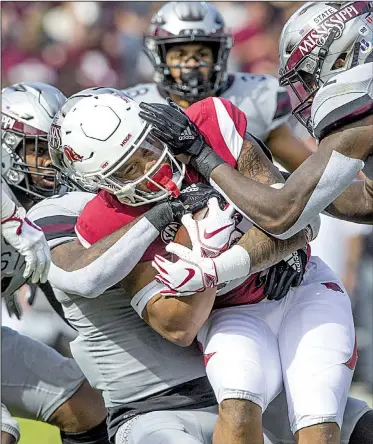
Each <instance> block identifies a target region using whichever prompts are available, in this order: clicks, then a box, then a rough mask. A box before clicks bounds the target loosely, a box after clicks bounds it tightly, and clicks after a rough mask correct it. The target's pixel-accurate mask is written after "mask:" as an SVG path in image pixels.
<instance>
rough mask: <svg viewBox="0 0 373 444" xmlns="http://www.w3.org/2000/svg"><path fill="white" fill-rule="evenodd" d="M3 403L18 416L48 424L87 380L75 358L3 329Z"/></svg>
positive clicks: (10, 330) (5, 328)
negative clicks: (66, 356) (52, 416)
mask: <svg viewBox="0 0 373 444" xmlns="http://www.w3.org/2000/svg"><path fill="white" fill-rule="evenodd" d="M1 342H2V348H1V357H2V359H1V401H2V402H3V403H4V404H5V405H6V407H7V408H8V410H9V411H10V412H11V414H12V415H14V416H19V417H22V418H28V419H36V420H39V421H44V422H48V419H49V417H50V416H51V415H52V413H53V412H54V411H55V410H57V408H58V407H60V406H61V405H62V404H63V403H65V402H66V401H67V400H68V399H69V398H71V396H73V395H74V393H76V392H77V390H78V389H79V387H80V386H81V384H82V383H83V382H84V381H85V377H84V375H83V373H82V371H81V370H80V368H79V367H78V365H77V364H76V362H75V361H74V360H73V359H71V358H65V357H63V356H61V355H60V354H59V353H57V352H56V351H55V350H54V349H52V348H51V347H48V346H47V345H45V344H43V343H41V342H39V341H37V340H35V339H32V338H29V337H28V336H25V335H22V334H20V333H18V332H16V331H15V330H12V329H10V328H8V327H1Z"/></svg>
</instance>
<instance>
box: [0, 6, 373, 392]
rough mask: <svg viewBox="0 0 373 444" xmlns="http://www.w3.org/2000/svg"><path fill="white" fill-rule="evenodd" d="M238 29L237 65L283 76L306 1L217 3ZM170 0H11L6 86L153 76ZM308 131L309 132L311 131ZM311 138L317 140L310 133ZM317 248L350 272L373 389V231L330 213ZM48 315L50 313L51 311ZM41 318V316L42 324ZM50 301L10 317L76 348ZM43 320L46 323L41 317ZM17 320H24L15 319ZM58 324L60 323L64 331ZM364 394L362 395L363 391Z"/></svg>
mask: <svg viewBox="0 0 373 444" xmlns="http://www.w3.org/2000/svg"><path fill="white" fill-rule="evenodd" d="M213 3H215V4H216V6H217V7H218V8H219V9H220V10H221V12H222V14H223V16H224V18H225V20H226V24H227V26H228V27H229V28H231V30H232V32H233V35H234V38H235V45H234V47H233V50H232V52H231V56H230V62H229V70H230V71H245V72H252V73H267V74H271V75H274V76H277V72H278V41H279V36H280V33H281V29H282V27H283V25H284V24H285V22H286V21H287V19H288V18H289V17H290V15H291V14H292V13H293V12H294V11H295V10H296V9H298V8H299V6H300V5H301V4H302V3H304V2H277V1H268V2H256V1H253V2H224V1H223V2H213ZM162 4H163V2H142V1H141V2H116V1H105V2H90V1H87V2H58V1H56V2H48V1H46V2H21V1H20V2H18V1H17V2H3V3H2V36H1V37H2V87H4V86H7V85H10V84H13V83H16V82H21V81H41V82H46V83H51V84H53V85H55V86H57V87H58V88H60V89H61V90H62V91H63V92H64V94H65V95H67V96H69V95H71V94H73V93H75V92H77V91H79V90H81V89H84V88H88V87H91V86H112V87H116V88H120V89H123V88H126V87H129V86H132V85H135V84H137V83H140V82H148V81H152V72H153V69H152V66H151V64H150V62H149V61H148V59H147V57H146V56H145V54H144V53H143V52H142V39H143V35H144V33H146V31H147V29H148V26H149V23H150V18H151V16H152V15H153V14H154V12H155V11H157V10H158V9H159V7H160V6H161V5H162ZM305 137H306V136H305ZM307 139H308V142H309V141H310V139H309V138H308V137H307ZM314 244H315V245H314V246H313V253H314V254H318V255H319V256H321V257H322V258H323V259H324V261H325V262H327V263H328V264H329V265H330V266H331V267H332V268H333V269H334V271H336V272H337V274H338V275H339V276H340V277H341V278H342V280H343V282H344V283H345V285H346V287H347V289H348V290H349V293H350V296H351V299H352V303H353V307H354V314H355V321H356V327H357V339H358V344H359V351H360V358H359V362H358V368H357V370H356V373H355V380H356V382H357V385H356V387H358V390H360V389H359V387H361V390H362V393H364V396H368V397H369V396H370V397H371V396H372V393H373V351H372V347H373V345H372V344H373V340H372V336H373V231H372V228H371V227H368V226H358V225H355V224H350V223H347V222H341V221H337V220H335V219H331V218H328V217H323V223H322V230H321V233H320V235H319V238H318V239H317V240H316V241H315V242H314ZM45 313H48V315H47V316H45ZM35 316H36V317H38V316H39V317H40V316H42V318H41V317H40V318H38V322H35V320H36V318H35ZM53 316H54V315H52V314H51V313H50V312H49V309H48V307H47V305H46V303H45V302H43V301H41V302H36V310H31V309H30V308H27V307H26V316H25V319H24V320H23V321H22V322H21V323H17V322H15V321H14V320H10V319H6V315H4V318H3V320H4V321H5V322H6V323H8V324H12V325H13V326H16V328H18V329H21V330H24V331H26V332H29V333H30V334H32V335H34V336H36V337H39V338H40V339H42V340H44V341H45V342H48V343H51V345H56V344H57V345H56V346H58V347H59V348H62V351H65V353H68V347H67V346H66V343H67V342H66V343H65V344H64V343H63V340H62V343H61V338H62V339H63V338H65V339H67V340H68V339H71V337H73V332H72V331H70V330H69V329H68V328H67V327H66V326H65V325H64V324H63V323H62V321H61V322H60V323H59V324H58V322H57V321H56V319H54V318H53ZM41 319H43V322H41ZM15 324H17V325H15ZM57 324H58V325H60V327H59V329H58V328H57ZM358 395H359V393H358Z"/></svg>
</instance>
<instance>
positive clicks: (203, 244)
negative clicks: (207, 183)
mask: <svg viewBox="0 0 373 444" xmlns="http://www.w3.org/2000/svg"><path fill="white" fill-rule="evenodd" d="M208 209H209V213H208V215H207V217H206V218H205V219H203V220H200V221H195V220H193V218H192V215H191V214H186V215H185V216H184V217H183V218H182V223H183V224H184V225H185V227H186V229H187V231H188V234H189V237H190V240H191V242H192V249H189V248H187V247H184V246H183V245H179V244H176V243H174V242H171V243H170V244H169V245H167V247H166V250H167V251H168V252H169V253H172V254H174V255H176V256H177V257H178V260H177V262H175V263H173V262H170V261H168V260H167V259H164V258H163V257H161V256H158V255H156V256H155V257H154V261H153V262H152V265H153V267H154V268H155V269H156V270H157V271H158V273H159V274H158V275H157V276H156V277H155V279H156V280H157V281H158V282H161V283H163V284H164V285H166V286H167V287H168V289H167V290H163V291H162V292H161V293H162V294H164V295H172V296H190V295H192V294H194V293H199V292H203V291H205V290H206V289H207V288H211V287H215V286H217V285H218V267H217V265H216V263H215V261H214V259H213V258H215V257H217V256H219V255H220V253H222V252H224V251H225V250H227V249H228V248H229V246H230V244H231V242H232V240H233V239H234V231H235V228H236V222H237V219H236V218H235V217H234V214H235V210H234V208H233V207H231V205H227V206H226V207H225V209H224V210H221V209H220V207H219V203H218V200H217V199H216V198H212V199H210V200H209V202H208ZM219 277H220V279H223V281H224V275H223V274H222V273H220V275H219Z"/></svg>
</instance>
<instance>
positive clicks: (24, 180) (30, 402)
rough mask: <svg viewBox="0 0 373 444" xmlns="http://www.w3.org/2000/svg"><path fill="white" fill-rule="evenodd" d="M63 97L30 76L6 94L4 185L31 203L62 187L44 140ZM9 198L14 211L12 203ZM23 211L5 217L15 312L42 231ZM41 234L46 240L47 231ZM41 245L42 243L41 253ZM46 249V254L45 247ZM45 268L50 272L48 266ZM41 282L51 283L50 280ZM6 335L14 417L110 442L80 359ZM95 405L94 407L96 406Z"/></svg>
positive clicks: (5, 291)
mask: <svg viewBox="0 0 373 444" xmlns="http://www.w3.org/2000/svg"><path fill="white" fill-rule="evenodd" d="M65 100H66V98H65V96H64V95H63V94H62V93H61V92H60V91H59V90H58V89H57V88H54V87H53V86H50V85H47V84H44V83H29V82H25V83H21V84H16V85H13V86H11V87H8V88H5V89H4V90H3V92H2V153H3V157H2V162H3V168H2V185H3V192H4V189H6V190H7V193H9V194H11V195H12V197H13V199H14V200H17V202H22V204H23V205H25V206H26V207H28V208H29V207H31V206H32V205H33V204H35V202H36V201H41V200H42V199H43V198H44V197H45V196H50V195H52V194H54V193H58V192H62V190H63V189H64V188H65V187H64V185H60V184H59V183H57V181H56V177H55V173H56V170H55V168H52V167H51V161H50V158H49V153H48V146H47V135H48V131H49V128H50V125H51V123H52V120H53V117H54V115H55V114H56V112H57V111H58V109H59V107H60V106H61V105H62V104H63V103H64V101H65ZM16 196H17V197H16ZM11 204H12V208H13V211H14V209H15V204H13V203H11ZM3 205H4V202H3ZM49 205H51V204H49ZM24 213H25V210H24V209H23V208H22V207H18V209H17V213H16V214H15V216H16V217H10V218H8V221H4V223H3V226H2V229H3V234H4V237H2V248H1V264H2V268H1V271H2V279H1V287H2V292H1V293H2V297H3V298H5V299H6V300H7V301H11V303H12V305H11V307H12V309H13V311H14V312H15V313H18V314H19V311H18V308H17V306H16V304H14V300H13V294H14V292H15V291H17V290H18V289H19V288H20V287H21V286H22V285H23V284H25V283H26V282H27V274H28V273H26V272H25V270H26V269H27V267H28V265H26V262H27V256H26V257H25V260H24V259H23V257H22V254H23V253H24V252H25V251H27V249H25V247H27V246H28V247H29V248H30V247H32V245H33V244H32V243H31V242H29V243H28V244H27V243H26V241H27V239H23V237H26V235H28V234H29V231H30V230H34V231H33V237H32V240H33V241H34V242H35V244H36V245H38V242H37V241H38V239H40V238H41V237H40V235H41V234H43V232H42V231H40V229H38V228H35V227H36V225H34V224H33V223H32V222H31V221H29V219H27V218H24ZM8 226H9V227H8ZM25 227H26V228H25ZM18 229H19V230H18ZM18 231H20V233H17V232H18ZM10 235H12V236H11V237H9V236H10ZM16 235H17V236H18V237H19V238H20V239H19V243H20V245H21V247H22V248H21V251H18V249H14V248H13V246H15V247H16V248H17V246H18V244H16V245H13V244H14V243H15V242H14V238H15V236H16ZM46 236H47V237H48V233H46ZM42 239H44V242H45V238H44V235H43V237H42ZM41 245H42V246H43V243H42V244H41ZM42 251H43V250H42V249H40V250H39V254H41V253H42ZM46 251H48V252H49V247H48V245H47V246H46ZM25 261H26V262H25ZM43 273H47V272H46V270H44V272H43ZM42 276H43V275H42ZM43 277H44V278H46V277H47V276H46V275H45V276H43ZM43 280H44V279H43ZM41 287H42V288H43V289H47V288H48V289H49V288H50V286H49V284H48V282H44V283H43V284H41ZM48 293H49V291H48ZM1 334H2V356H3V357H4V358H3V359H2V381H1V388H2V402H3V403H4V409H8V410H9V411H10V412H11V414H12V415H15V416H20V417H25V418H30V419H34V420H40V421H44V422H47V423H50V424H53V425H56V426H57V427H59V429H60V432H61V438H62V442H63V443H64V444H73V443H78V442H80V443H91V444H92V443H97V444H106V443H107V442H108V441H107V431H106V424H105V417H106V409H105V406H104V403H103V400H102V396H101V394H100V393H98V392H97V391H95V390H93V389H92V388H91V387H90V385H89V384H88V382H87V380H86V379H85V377H84V375H83V373H82V372H81V370H80V369H79V367H78V365H77V364H76V362H75V361H74V360H73V359H68V358H64V357H63V356H61V355H60V354H59V353H57V352H56V351H55V350H53V349H52V348H50V347H48V346H46V345H45V344H42V343H41V342H39V341H36V340H34V339H31V338H29V337H27V336H24V335H21V334H19V333H18V332H16V331H14V330H12V329H10V328H7V327H2V332H1ZM5 356H6V358H5ZM30 369H31V370H30ZM92 404H94V405H95V409H92V408H91V406H92ZM4 412H5V410H4ZM4 417H6V415H5V416H4ZM9 421H11V420H9ZM11 425H12V424H11V423H10V428H8V429H5V430H4V429H3V428H2V431H3V432H4V433H8V434H11V435H12V436H13V438H14V439H15V440H16V441H17V440H18V435H17V433H16V428H14V427H13V428H12V427H11ZM12 430H13V431H14V433H12ZM9 439H10V438H9Z"/></svg>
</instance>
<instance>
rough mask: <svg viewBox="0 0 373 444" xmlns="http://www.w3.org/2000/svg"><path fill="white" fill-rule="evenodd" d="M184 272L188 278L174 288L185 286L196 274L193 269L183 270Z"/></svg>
mask: <svg viewBox="0 0 373 444" xmlns="http://www.w3.org/2000/svg"><path fill="white" fill-rule="evenodd" d="M185 270H186V271H187V272H188V276H187V277H186V278H185V279H184V280H183V282H182V283H181V284H180V285H178V286H177V287H176V288H180V287H182V286H183V285H185V284H186V283H187V282H189V281H190V280H191V279H193V276H194V275H195V274H196V272H195V271H194V270H193V268H185Z"/></svg>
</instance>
